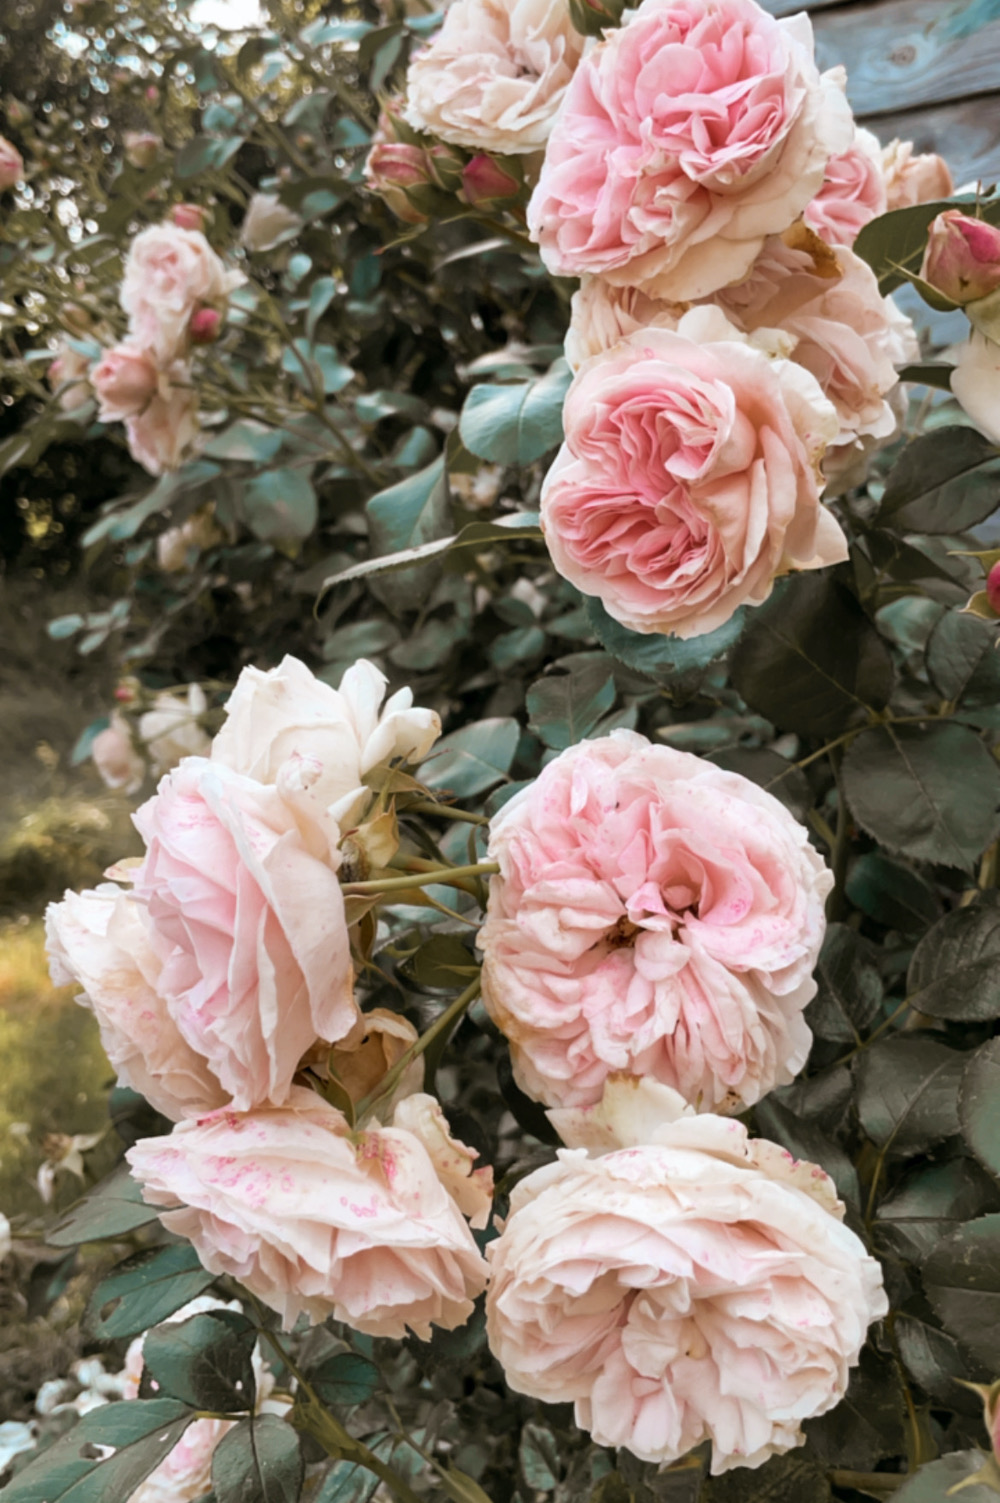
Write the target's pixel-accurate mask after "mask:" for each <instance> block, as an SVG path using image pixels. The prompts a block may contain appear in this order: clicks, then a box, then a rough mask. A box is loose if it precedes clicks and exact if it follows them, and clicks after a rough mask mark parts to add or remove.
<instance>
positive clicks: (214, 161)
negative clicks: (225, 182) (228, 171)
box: [174, 135, 243, 180]
mask: <svg viewBox="0 0 1000 1503" xmlns="http://www.w3.org/2000/svg"><path fill="white" fill-rule="evenodd" d="M242 145H243V137H242V136H226V137H219V136H208V135H200V136H192V138H191V140H190V141H188V142H186V144H185V145H184V146H182V147H181V149H180V151H179V152H178V153H177V157H176V160H175V164H174V171H175V172H176V174H177V176H178V177H179V178H180V179H182V180H183V179H185V178H192V177H200V175H201V174H202V173H203V172H208V171H209V170H210V169H211V168H218V167H224V166H225V165H226V163H227V162H228V161H230V160H231V158H232V157H234V156H235V155H236V153H237V152H238V151H239V149H240V147H241V146H242Z"/></svg>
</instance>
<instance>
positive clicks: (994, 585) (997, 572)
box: [986, 563, 1000, 1454]
mask: <svg viewBox="0 0 1000 1503" xmlns="http://www.w3.org/2000/svg"><path fill="white" fill-rule="evenodd" d="M986 598H987V600H988V601H989V603H990V605H991V606H992V607H993V609H994V610H995V611H996V613H997V615H998V616H1000V563H996V564H994V565H993V567H992V569H991V570H990V572H989V574H987V576H986ZM998 1454H1000V1453H998Z"/></svg>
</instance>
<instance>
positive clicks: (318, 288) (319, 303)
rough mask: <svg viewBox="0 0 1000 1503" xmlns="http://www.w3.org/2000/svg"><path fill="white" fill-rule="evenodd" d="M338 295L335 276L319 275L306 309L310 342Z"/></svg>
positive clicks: (307, 333) (313, 285) (307, 335)
mask: <svg viewBox="0 0 1000 1503" xmlns="http://www.w3.org/2000/svg"><path fill="white" fill-rule="evenodd" d="M336 296H337V283H336V282H335V281H334V279H333V277H317V278H316V280H315V282H314V283H313V284H312V286H311V287H310V289H309V307H308V309H307V310H306V338H307V339H308V341H309V343H310V344H312V342H313V340H314V338H315V337H316V325H317V324H318V323H319V321H320V319H321V318H322V317H323V314H324V313H325V312H326V310H327V308H329V306H330V304H331V303H332V302H333V300H334V298H335V297H336ZM345 384H346V383H345Z"/></svg>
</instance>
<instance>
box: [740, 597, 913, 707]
mask: <svg viewBox="0 0 1000 1503" xmlns="http://www.w3.org/2000/svg"><path fill="white" fill-rule="evenodd" d="M731 677H732V682H733V687H734V688H735V689H736V690H737V692H738V693H739V694H740V695H741V696H742V697H743V699H745V700H746V702H747V704H748V705H750V706H751V708H752V709H754V710H757V711H758V712H759V713H760V714H761V715H766V717H767V718H768V720H771V721H773V722H774V724H775V725H777V726H779V727H780V728H781V729H782V730H788V731H799V732H801V733H804V734H806V735H814V736H823V737H827V736H835V735H837V734H838V733H839V732H840V731H842V730H844V728H845V726H848V725H850V724H851V723H852V722H853V721H855V720H856V719H857V718H858V716H859V715H862V714H864V713H865V712H866V711H867V710H869V709H874V710H881V709H883V708H884V706H885V705H886V704H887V703H888V700H889V695H890V694H891V693H892V685H893V668H892V656H891V654H890V652H889V649H888V647H887V646H886V644H885V642H883V640H882V638H881V637H880V636H879V634H878V632H877V631H876V630H875V627H874V626H873V625H872V623H871V622H870V621H869V619H868V617H867V616H866V615H865V613H864V611H863V610H862V609H861V606H860V605H859V604H858V602H857V600H856V599H855V597H854V596H853V595H852V594H851V592H850V590H848V589H847V588H846V586H844V585H842V584H841V583H840V582H839V581H838V580H835V579H832V578H830V577H828V576H826V575H823V574H817V573H813V572H809V573H805V574H798V575H796V576H795V577H794V578H792V579H790V580H788V582H787V583H786V584H785V585H784V586H783V587H782V588H779V589H777V590H775V592H774V594H773V595H772V597H771V599H770V600H769V601H768V602H767V604H766V605H763V606H761V608H760V610H758V611H754V612H753V614H752V615H751V618H750V622H749V625H748V626H747V629H746V631H745V632H744V634H743V636H742V638H741V640H740V643H739V645H738V647H737V648H736V651H735V652H734V653H733V661H732V669H731Z"/></svg>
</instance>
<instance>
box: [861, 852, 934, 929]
mask: <svg viewBox="0 0 1000 1503" xmlns="http://www.w3.org/2000/svg"><path fill="white" fill-rule="evenodd" d="M845 891H846V893H847V896H848V898H849V899H850V901H851V902H852V903H853V904H854V906H855V908H860V909H861V912H862V913H864V914H866V915H867V916H868V918H871V919H874V920H875V922H876V923H877V924H884V925H885V927H886V928H887V929H898V930H899V931H900V933H902V934H914V933H921V932H922V931H923V930H924V929H926V928H927V925H928V924H933V923H936V922H937V920H938V919H939V918H940V917H941V903H940V900H939V898H938V895H937V893H936V892H935V890H934V888H933V887H932V886H931V885H930V883H929V882H926V881H925V880H924V878H923V877H920V876H918V875H917V873H916V872H914V871H911V870H910V868H909V867H908V866H903V865H901V863H900V862H898V861H893V860H891V858H890V857H888V856H883V855H882V854H881V852H880V851H868V852H867V853H866V854H865V855H864V856H859V857H858V858H857V860H856V861H854V862H853V863H852V865H851V869H850V871H849V872H848V874H847V882H846V883H845Z"/></svg>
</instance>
